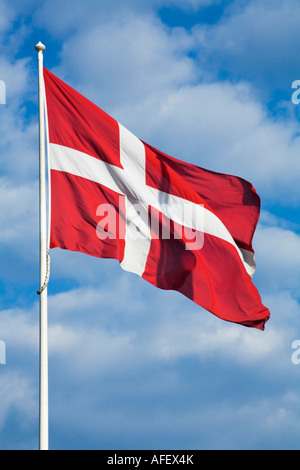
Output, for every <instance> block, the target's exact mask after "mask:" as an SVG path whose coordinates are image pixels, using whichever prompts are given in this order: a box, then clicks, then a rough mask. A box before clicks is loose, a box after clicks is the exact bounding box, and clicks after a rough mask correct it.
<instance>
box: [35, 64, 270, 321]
mask: <svg viewBox="0 0 300 470" xmlns="http://www.w3.org/2000/svg"><path fill="white" fill-rule="evenodd" d="M44 83H45V96H46V110H47V122H48V138H49V143H48V149H49V156H48V158H49V168H50V186H51V192H50V194H51V203H50V208H51V209H50V220H51V222H50V240H49V247H50V248H55V247H60V248H62V249H66V250H71V251H79V252H82V253H86V254H88V255H92V256H96V257H99V258H113V259H116V260H118V261H119V262H120V265H121V267H122V268H123V269H125V270H126V271H129V272H133V273H136V274H138V275H139V276H141V277H142V278H143V279H145V280H146V281H148V282H150V283H151V284H153V285H154V286H156V287H159V288H161V289H168V290H176V291H178V292H181V293H182V294H184V295H185V296H186V297H188V298H189V299H191V300H192V301H193V302H195V303H196V304H198V305H200V306H201V307H203V308H204V309H206V310H208V311H210V312H211V313H213V314H214V315H216V316H217V317H219V318H222V319H223V320H226V321H230V322H234V323H238V324H242V325H245V326H248V327H254V328H258V329H261V330H263V329H264V326H265V323H266V321H267V320H268V319H269V316H270V313H269V310H268V309H267V308H266V307H264V305H263V304H262V302H261V298H260V295H259V293H258V291H257V289H256V287H255V286H254V284H253V282H252V279H251V278H252V276H253V274H254V271H255V263H254V252H253V248H252V239H253V235H254V231H255V228H256V225H257V222H258V218H259V212H260V199H259V196H258V195H257V193H256V191H255V189H254V188H253V186H252V185H251V184H250V183H249V182H247V181H245V180H244V179H242V178H239V177H236V176H232V175H227V174H221V173H216V172H213V171H208V170H206V169H203V168H200V167H198V166H195V165H192V164H189V163H185V162H183V161H180V160H178V159H175V158H173V157H170V156H169V155H166V154H165V153H162V152H161V151H159V150H157V149H155V148H154V147H152V146H150V145H148V144H146V143H145V142H143V141H141V140H140V139H138V138H137V137H135V136H134V135H133V134H132V133H131V132H129V131H128V130H127V129H126V128H125V127H124V126H122V125H121V124H120V123H118V122H117V121H116V120H115V119H113V118H112V117H111V116H109V115H108V114H106V113H105V112H104V111H102V110H101V109H100V108H98V107H97V106H96V105H95V104H93V103H92V102H91V101H89V100H88V99H87V98H85V97H84V96H82V95H81V94H79V93H78V92H77V91H75V90H74V89H72V88H71V87H70V86H69V85H67V84H66V83H64V82H63V81H62V80H60V79H59V78H57V77H56V76H55V75H53V74H52V73H51V72H49V71H48V70H47V69H44Z"/></svg>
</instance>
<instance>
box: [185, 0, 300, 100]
mask: <svg viewBox="0 0 300 470" xmlns="http://www.w3.org/2000/svg"><path fill="white" fill-rule="evenodd" d="M299 19H300V8H299V2H297V0H278V1H273V0H264V1H261V0H255V1H245V2H239V1H235V2H232V4H231V5H230V6H229V7H228V8H227V11H226V14H225V15H224V16H223V18H222V19H221V20H220V21H219V23H217V24H215V25H213V26H202V25H199V26H198V27H196V28H195V29H194V32H195V35H196V36H197V37H198V40H199V60H200V62H201V63H202V62H203V59H204V62H205V61H206V59H207V58H208V61H207V65H208V66H209V67H210V66H211V65H212V67H213V69H214V70H215V72H216V73H218V71H219V70H220V69H225V70H227V71H228V72H230V75H231V76H233V77H234V76H235V77H236V78H240V77H241V76H243V77H244V79H245V78H248V79H250V80H252V81H254V82H255V83H256V84H257V85H259V86H260V87H261V91H262V95H263V94H264V96H265V97H267V96H269V92H270V90H272V91H273V90H274V88H276V87H283V88H285V89H286V88H290V86H291V83H292V81H293V80H296V79H297V78H298V65H297V60H295V54H296V50H295V49H294V47H293V45H294V44H297V43H298V42H299V28H298V25H299Z"/></svg>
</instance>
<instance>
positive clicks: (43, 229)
mask: <svg viewBox="0 0 300 470" xmlns="http://www.w3.org/2000/svg"><path fill="white" fill-rule="evenodd" d="M45 49H46V48H45V46H44V45H43V44H42V43H41V42H39V43H38V44H37V45H36V46H35V50H36V51H37V52H38V76H39V153H40V161H39V170H40V178H39V181H40V183H39V219H40V227H39V230H40V238H39V243H40V290H39V291H38V294H39V295H40V403H39V449H40V450H48V448H49V436H48V428H49V424H48V421H49V417H48V413H49V412H48V312H47V284H45V279H46V278H47V218H46V212H47V209H46V207H47V206H46V156H45V115H44V80H43V52H44V50H45ZM42 286H43V287H42Z"/></svg>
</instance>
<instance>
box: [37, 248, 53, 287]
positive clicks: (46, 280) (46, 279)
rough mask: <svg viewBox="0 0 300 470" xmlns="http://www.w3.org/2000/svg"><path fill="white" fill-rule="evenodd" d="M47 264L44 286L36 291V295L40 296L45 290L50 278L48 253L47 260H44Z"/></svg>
mask: <svg viewBox="0 0 300 470" xmlns="http://www.w3.org/2000/svg"><path fill="white" fill-rule="evenodd" d="M46 262H47V264H46V276H45V281H44V284H43V285H42V287H41V288H40V289H39V290H38V291H37V294H38V295H41V293H42V292H43V291H44V290H45V289H46V287H47V285H48V282H49V278H50V255H49V253H47V260H46Z"/></svg>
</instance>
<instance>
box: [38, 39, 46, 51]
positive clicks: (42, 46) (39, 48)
mask: <svg viewBox="0 0 300 470" xmlns="http://www.w3.org/2000/svg"><path fill="white" fill-rule="evenodd" d="M45 49H46V46H44V44H42V43H41V41H40V42H38V44H37V45H36V46H35V50H36V51H37V52H44V50H45Z"/></svg>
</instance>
